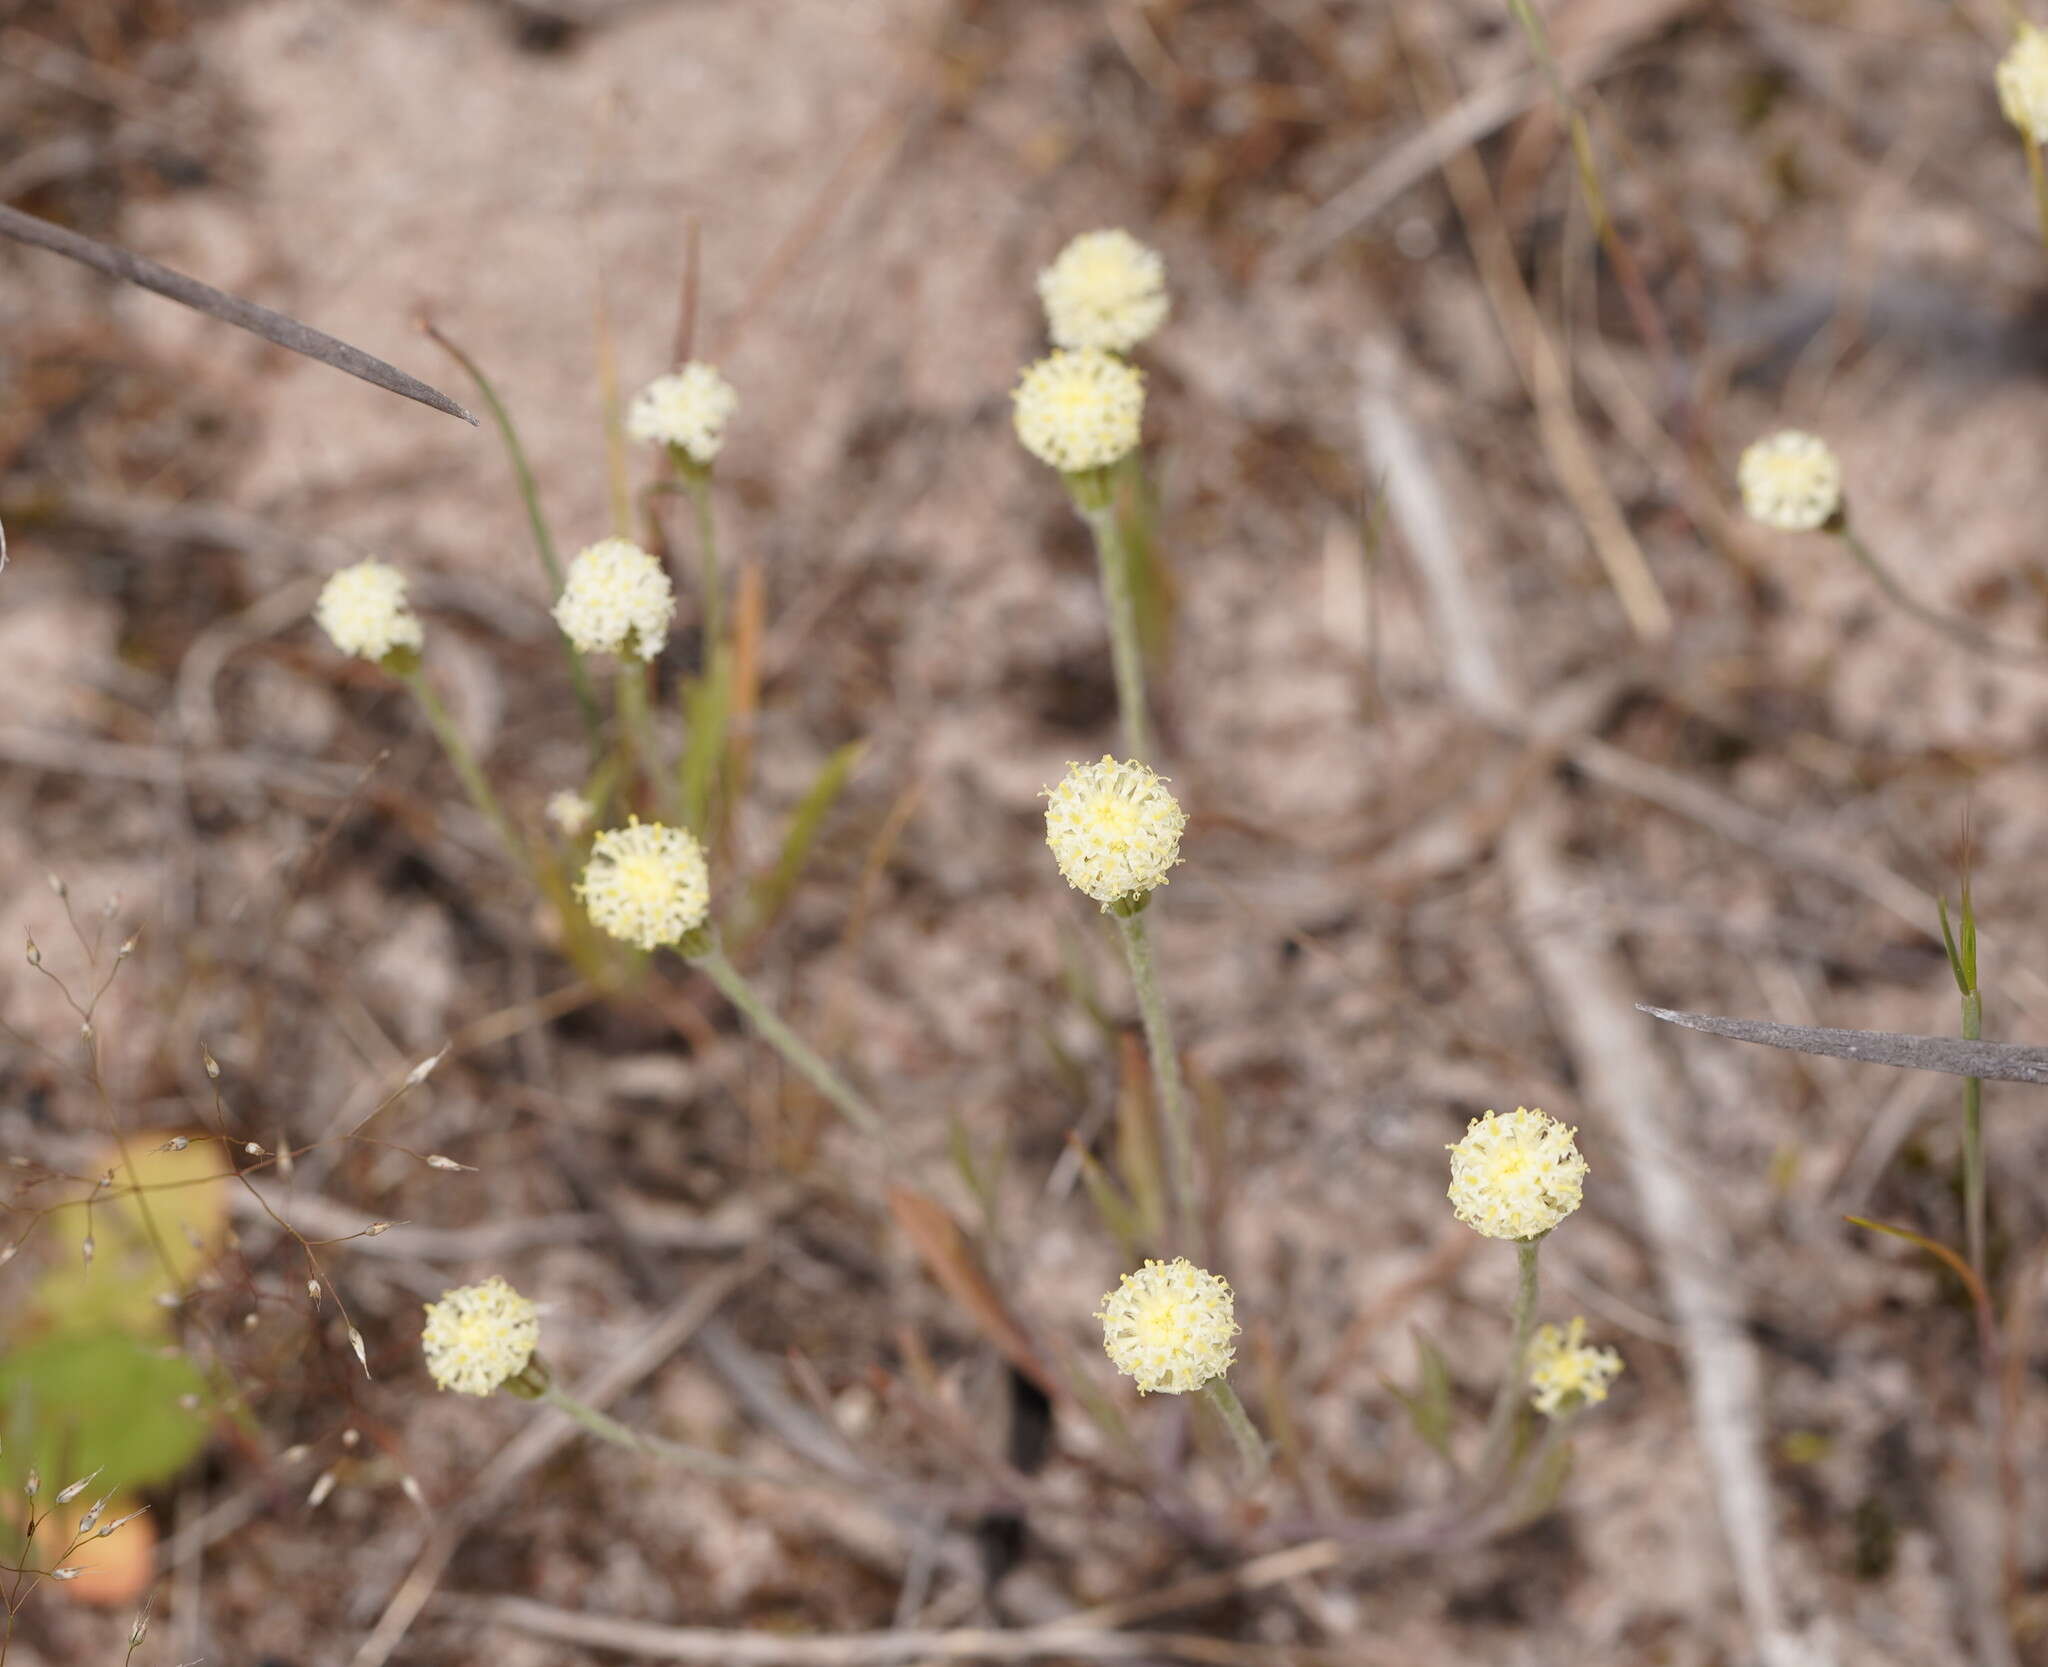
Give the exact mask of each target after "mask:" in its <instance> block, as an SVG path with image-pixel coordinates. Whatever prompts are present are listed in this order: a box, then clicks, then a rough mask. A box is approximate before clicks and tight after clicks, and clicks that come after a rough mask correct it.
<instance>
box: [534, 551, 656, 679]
mask: <svg viewBox="0 0 2048 1667" xmlns="http://www.w3.org/2000/svg"><path fill="white" fill-rule="evenodd" d="M675 616H676V591H675V586H674V585H672V584H670V583H669V578H668V574H666V573H665V572H663V571H662V566H661V563H660V562H658V561H656V560H655V559H654V558H653V557H652V556H650V555H649V554H648V553H647V552H646V551H645V550H643V549H641V548H640V546H639V545H637V544H635V543H634V542H633V541H632V540H631V539H626V538H601V539H599V540H598V541H597V542H596V543H595V544H592V545H589V546H588V547H587V548H585V549H582V550H579V551H577V552H576V559H575V560H574V561H572V562H570V563H569V575H568V578H567V579H566V580H564V581H563V584H562V594H561V595H560V596H558V597H557V598H556V599H555V623H556V624H557V625H559V626H561V628H562V630H563V631H564V633H566V634H567V636H568V638H569V640H570V641H571V642H572V643H574V644H575V645H576V646H577V648H578V649H580V650H581V651H582V652H583V653H585V654H619V655H631V656H632V657H633V658H635V659H640V660H651V659H653V658H654V657H655V656H656V655H657V654H659V653H660V652H661V649H662V644H664V643H666V642H667V641H668V627H669V622H670V621H671V620H673V619H674V618H675Z"/></svg>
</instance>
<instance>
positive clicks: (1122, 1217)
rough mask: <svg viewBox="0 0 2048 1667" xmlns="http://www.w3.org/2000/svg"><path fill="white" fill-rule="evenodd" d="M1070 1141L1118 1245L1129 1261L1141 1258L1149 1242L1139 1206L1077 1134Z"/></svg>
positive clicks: (1090, 1192)
mask: <svg viewBox="0 0 2048 1667" xmlns="http://www.w3.org/2000/svg"><path fill="white" fill-rule="evenodd" d="M1067 1144H1068V1145H1069V1146H1071V1147H1072V1148H1073V1150H1074V1156H1075V1157H1076V1158H1077V1159H1078V1160H1079V1161H1080V1165H1081V1184H1082V1185H1083V1186H1085V1187H1086V1188H1087V1189H1088V1196H1089V1198H1090V1199H1091V1200H1092V1201H1093V1202H1094V1205H1095V1213H1096V1214H1097V1215H1099V1216H1100V1217H1101V1218H1102V1224H1103V1226H1105V1227H1107V1228H1108V1229H1109V1231H1110V1233H1111V1234H1112V1236H1114V1238H1115V1239H1116V1242H1117V1248H1118V1249H1120V1250H1121V1251H1122V1252H1123V1257H1124V1260H1125V1261H1127V1262H1130V1261H1135V1260H1137V1257H1138V1253H1139V1250H1140V1248H1141V1247H1142V1246H1143V1245H1144V1244H1146V1243H1147V1242H1148V1240H1147V1238H1146V1234H1145V1224H1144V1221H1143V1219H1142V1218H1141V1217H1140V1216H1139V1214H1138V1210H1137V1206H1135V1205H1134V1204H1133V1203H1132V1202H1131V1200H1130V1198H1129V1197H1128V1196H1127V1195H1126V1194H1125V1192H1124V1190H1123V1188H1122V1187H1120V1186H1118V1185H1117V1184H1116V1182H1115V1180H1113V1179H1112V1178H1111V1176H1110V1175H1109V1173H1108V1171H1106V1170H1105V1169H1104V1168H1103V1167H1102V1165H1101V1164H1099V1163H1097V1162H1096V1161H1095V1159H1094V1157H1093V1156H1092V1155H1090V1153H1089V1151H1088V1148H1087V1147H1085V1146H1083V1145H1082V1144H1081V1142H1080V1140H1079V1138H1078V1137H1077V1136H1075V1135H1074V1134H1072V1133H1069V1134H1068V1136H1067Z"/></svg>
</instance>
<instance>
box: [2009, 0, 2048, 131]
mask: <svg viewBox="0 0 2048 1667" xmlns="http://www.w3.org/2000/svg"><path fill="white" fill-rule="evenodd" d="M1998 107H1999V108H2000V109H2001V110H2003V111H2004V112H2005V119H2006V120H2007V121H2009V122H2011V123H2012V125H2013V126H2014V127H2016V128H2018V129H2019V130H2020V131H2021V132H2022V133H2024V134H2025V135H2026V136H2027V137H2028V138H2029V139H2030V140H2032V141H2033V143H2034V144H2036V145H2048V30H2042V29H2038V28H2036V27H2035V26H2034V25H2033V24H2031V23H2022V24H2021V25H2020V26H2019V31H2018V33H2016V34H2015V35H2014V36H2013V40H2012V45H2011V46H2010V47H2008V48H2007V49H2006V53H2005V56H2004V57H2003V58H2000V59H1999V60H1998Z"/></svg>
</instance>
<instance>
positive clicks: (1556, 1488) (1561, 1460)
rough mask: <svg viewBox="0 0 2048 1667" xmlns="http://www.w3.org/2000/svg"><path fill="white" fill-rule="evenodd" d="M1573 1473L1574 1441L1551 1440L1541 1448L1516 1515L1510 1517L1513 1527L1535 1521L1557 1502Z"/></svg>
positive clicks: (1509, 1524)
mask: <svg viewBox="0 0 2048 1667" xmlns="http://www.w3.org/2000/svg"><path fill="white" fill-rule="evenodd" d="M1571 1473H1572V1444H1571V1443H1570V1442H1569V1441H1557V1442H1551V1443H1547V1444H1545V1445H1543V1446H1542V1447H1541V1448H1539V1450H1538V1453H1537V1458H1536V1467H1535V1469H1533V1470H1532V1471H1530V1472H1529V1476H1528V1479H1527V1480H1526V1481H1525V1482H1524V1483H1523V1484H1522V1489H1521V1492H1520V1494H1519V1496H1518V1497H1517V1498H1516V1500H1515V1506H1514V1512H1513V1515H1512V1516H1511V1517H1510V1518H1509V1519H1508V1526H1509V1531H1510V1532H1512V1531H1513V1530H1514V1529H1516V1528H1521V1527H1524V1526H1525V1525H1527V1524H1529V1523H1531V1522H1534V1521H1535V1520H1536V1519H1537V1518H1538V1517H1540V1516H1542V1515H1544V1514H1545V1513H1546V1512H1548V1511H1549V1510H1550V1509H1551V1508H1552V1507H1553V1506H1554V1505H1556V1504H1557V1501H1558V1499H1559V1497H1560V1496H1561V1495H1562V1494H1563V1493H1564V1484H1565V1481H1566V1479H1567V1478H1569V1477H1570V1475H1571Z"/></svg>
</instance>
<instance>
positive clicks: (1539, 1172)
mask: <svg viewBox="0 0 2048 1667" xmlns="http://www.w3.org/2000/svg"><path fill="white" fill-rule="evenodd" d="M1577 1132H1578V1131H1577V1130H1576V1129H1570V1128H1567V1127H1566V1126H1565V1125H1564V1124H1562V1123H1560V1122H1558V1121H1557V1120H1556V1119H1555V1118H1551V1117H1546V1116H1544V1115H1543V1113H1542V1112H1540V1111H1530V1110H1528V1109H1527V1108H1526V1107H1517V1108H1516V1109H1515V1111H1514V1112H1513V1113H1512V1114H1511V1115H1509V1116H1507V1117H1503V1116H1501V1115H1500V1114H1499V1113H1498V1112H1492V1111H1489V1112H1488V1113H1487V1114H1486V1115H1485V1116H1484V1117H1475V1118H1473V1119H1472V1121H1471V1123H1470V1124H1468V1125H1467V1126H1466V1129H1465V1138H1464V1139H1463V1140H1461V1141H1459V1142H1458V1143H1457V1144H1456V1145H1455V1146H1453V1147H1451V1148H1450V1153H1451V1189H1450V1200H1451V1206H1452V1208H1453V1209H1455V1210H1456V1211H1457V1213H1458V1219H1459V1220H1460V1221H1462V1222H1463V1223H1464V1224H1465V1225H1466V1226H1467V1227H1470V1228H1471V1229H1473V1230H1474V1231H1475V1232H1479V1233H1484V1234H1485V1235H1486V1236H1487V1237H1488V1238H1489V1239H1533V1238H1537V1237H1539V1236H1540V1235H1542V1234H1544V1233H1548V1232H1549V1231H1550V1230H1551V1228H1553V1227H1555V1226H1556V1225H1557V1224H1558V1223H1559V1222H1560V1221H1562V1220H1564V1218H1565V1217H1566V1216H1568V1215H1570V1214H1571V1213H1572V1211H1574V1210H1576V1209H1577V1208H1578V1207H1579V1190H1580V1187H1581V1185H1582V1184H1583V1183H1584V1181H1585V1179H1586V1160H1585V1159H1584V1158H1582V1157H1580V1156H1579V1149H1578V1147H1577V1145H1575V1144H1574V1143H1573V1140H1572V1136H1573V1135H1574V1134H1576V1133H1577Z"/></svg>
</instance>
